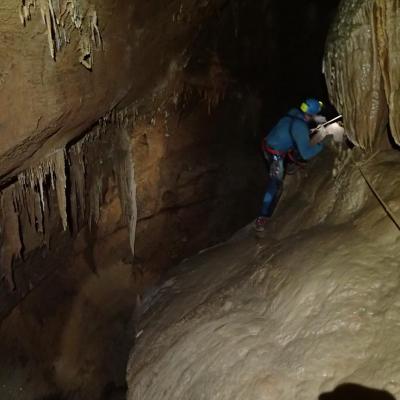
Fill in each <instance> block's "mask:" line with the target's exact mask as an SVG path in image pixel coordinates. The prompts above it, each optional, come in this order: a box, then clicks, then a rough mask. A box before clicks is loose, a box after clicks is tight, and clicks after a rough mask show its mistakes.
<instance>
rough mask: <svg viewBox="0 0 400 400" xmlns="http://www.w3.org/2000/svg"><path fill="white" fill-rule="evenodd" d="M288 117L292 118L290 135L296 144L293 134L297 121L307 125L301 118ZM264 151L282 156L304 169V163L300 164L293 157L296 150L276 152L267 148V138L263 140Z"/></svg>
mask: <svg viewBox="0 0 400 400" xmlns="http://www.w3.org/2000/svg"><path fill="white" fill-rule="evenodd" d="M286 117H288V118H290V124H289V134H290V137H291V138H292V141H293V142H295V140H294V138H293V132H292V129H293V124H294V121H295V120H296V119H297V120H299V121H302V122H303V123H305V121H304V120H303V119H301V118H298V117H295V116H294V115H289V114H287V115H286ZM262 149H263V151H265V152H267V153H269V154H272V155H275V156H281V157H283V158H286V157H288V158H289V159H290V161H292V162H293V163H295V164H296V165H298V166H301V167H304V165H303V163H301V162H299V161H298V160H297V159H296V157H295V156H294V155H293V152H294V149H289V151H281V150H275V149H273V148H271V147H269V146H267V144H266V143H265V138H263V140H262Z"/></svg>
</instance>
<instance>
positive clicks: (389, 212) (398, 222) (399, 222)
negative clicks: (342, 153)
mask: <svg viewBox="0 0 400 400" xmlns="http://www.w3.org/2000/svg"><path fill="white" fill-rule="evenodd" d="M358 170H359V171H360V174H361V176H362V177H363V178H364V180H365V182H366V183H367V185H368V187H369V189H370V190H371V192H372V193H373V194H374V196H375V197H376V199H377V200H378V201H379V203H380V205H381V206H382V208H383V209H384V210H385V212H386V214H387V215H388V217H389V218H390V219H391V220H392V222H393V223H394V224H395V225H396V228H397V229H398V230H399V231H400V220H399V218H398V217H397V216H396V215H395V214H394V212H393V211H392V210H391V209H390V207H389V206H388V205H387V204H386V203H385V201H384V200H383V199H382V197H381V196H380V194H379V193H378V192H377V191H376V190H375V188H374V187H373V186H372V184H371V182H370V181H369V180H368V178H367V177H366V176H365V174H364V172H363V170H362V169H361V167H360V166H358Z"/></svg>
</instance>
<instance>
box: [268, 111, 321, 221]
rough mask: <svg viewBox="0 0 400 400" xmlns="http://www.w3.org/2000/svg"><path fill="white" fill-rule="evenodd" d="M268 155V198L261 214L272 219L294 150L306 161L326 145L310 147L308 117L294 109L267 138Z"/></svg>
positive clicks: (319, 144)
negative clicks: (286, 164) (288, 155)
mask: <svg viewBox="0 0 400 400" xmlns="http://www.w3.org/2000/svg"><path fill="white" fill-rule="evenodd" d="M263 144H264V146H263V147H264V156H265V158H266V159H267V161H268V164H269V168H270V169H269V180H268V184H267V189H266V192H265V195H264V200H263V206H262V210H261V215H262V216H264V217H270V216H271V215H272V213H273V211H274V208H275V206H276V203H277V201H278V200H279V197H280V194H281V191H282V184H283V178H284V176H285V158H286V156H287V154H288V152H290V151H295V152H297V153H298V154H299V155H300V157H301V158H302V159H304V160H309V159H310V158H313V157H314V156H316V155H317V154H318V153H319V152H320V151H321V150H322V149H323V145H322V143H318V144H316V145H314V146H312V145H311V144H310V128H309V126H308V123H307V122H306V121H305V120H304V114H303V112H302V111H300V110H298V109H297V108H293V109H291V110H290V111H289V113H288V114H287V115H285V116H284V117H283V118H281V119H280V120H279V122H278V123H277V124H276V125H275V126H274V127H273V128H272V130H271V131H270V132H269V134H268V135H267V136H266V137H265V139H264V143H263Z"/></svg>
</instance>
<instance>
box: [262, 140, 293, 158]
mask: <svg viewBox="0 0 400 400" xmlns="http://www.w3.org/2000/svg"><path fill="white" fill-rule="evenodd" d="M262 149H263V150H264V151H265V152H267V153H269V154H272V155H274V156H281V157H286V156H287V155H288V154H289V153H288V152H287V151H280V150H275V149H272V148H271V147H269V146H267V145H266V144H265V140H263V141H262Z"/></svg>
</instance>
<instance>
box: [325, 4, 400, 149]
mask: <svg viewBox="0 0 400 400" xmlns="http://www.w3.org/2000/svg"><path fill="white" fill-rule="evenodd" d="M399 22H400V7H399V4H398V2H397V1H395V0H385V1H380V0H343V1H342V2H341V5H340V7H339V11H338V14H337V17H336V21H335V22H334V23H333V24H332V28H331V31H330V35H329V37H328V40H327V45H326V52H325V60H324V72H325V76H326V81H327V84H328V89H329V93H330V97H331V99H332V101H333V103H334V105H335V106H336V108H337V109H338V111H339V112H340V113H343V114H344V123H345V128H346V131H347V133H348V135H349V137H350V139H351V140H352V141H353V142H354V143H356V144H358V145H359V146H361V147H362V148H364V149H371V148H376V147H382V143H384V142H385V139H386V135H387V128H388V124H389V128H390V132H391V134H392V136H393V138H394V140H395V141H396V143H397V144H399V143H400V118H399V112H398V107H399V104H400V102H399V100H400V98H399V96H400V95H399V91H398V86H399V82H400V74H399V66H400V45H399V43H400V41H399V39H400V36H399V35H400V33H399V30H398V26H399Z"/></svg>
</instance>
